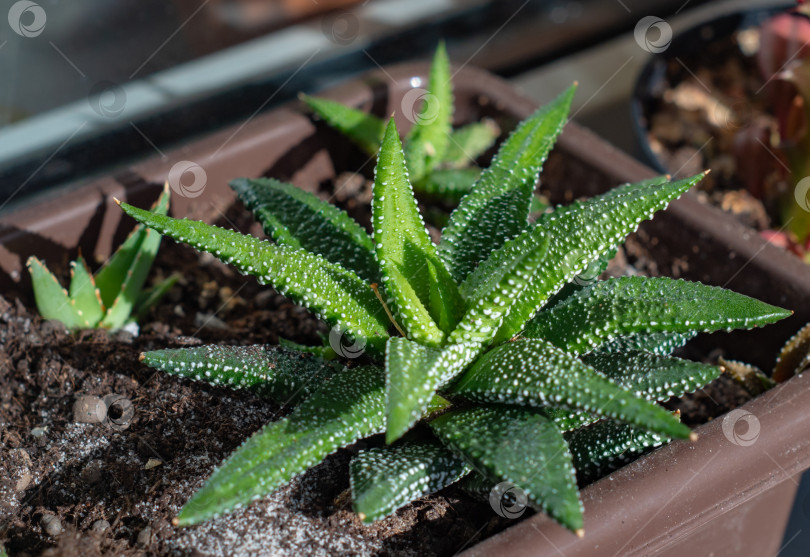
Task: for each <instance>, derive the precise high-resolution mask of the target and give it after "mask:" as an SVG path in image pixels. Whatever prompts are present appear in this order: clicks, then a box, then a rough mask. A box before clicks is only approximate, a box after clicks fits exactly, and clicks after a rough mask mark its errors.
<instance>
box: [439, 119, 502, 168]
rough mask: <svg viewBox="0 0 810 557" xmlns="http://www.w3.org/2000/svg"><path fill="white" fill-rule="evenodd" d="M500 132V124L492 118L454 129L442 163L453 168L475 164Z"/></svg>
mask: <svg viewBox="0 0 810 557" xmlns="http://www.w3.org/2000/svg"><path fill="white" fill-rule="evenodd" d="M500 133H501V131H500V130H499V129H498V125H497V124H496V123H495V122H494V121H493V120H490V119H484V120H481V121H480V122H473V123H472V124H467V125H466V126H462V127H461V128H459V129H457V130H453V132H452V133H451V134H450V141H448V143H447V150H446V151H445V153H444V157H443V160H442V163H443V164H446V165H447V166H449V167H451V168H464V167H467V166H470V165H473V164H475V159H477V158H478V157H480V156H481V155H483V154H484V152H485V151H486V150H487V149H489V148H490V147H492V146H493V145H494V144H495V140H496V139H498V135H500Z"/></svg>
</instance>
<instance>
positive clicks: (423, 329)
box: [371, 119, 446, 346]
mask: <svg viewBox="0 0 810 557" xmlns="http://www.w3.org/2000/svg"><path fill="white" fill-rule="evenodd" d="M371 215H372V217H371V218H372V224H373V226H374V242H375V244H376V250H377V260H378V261H379V264H380V269H381V271H382V281H383V284H384V285H385V291H386V293H387V294H388V296H389V298H390V299H391V301H392V302H393V303H392V304H391V305H393V306H394V315H395V316H396V318H397V322H398V323H399V324H400V325H402V326H403V327H404V329H405V331H406V332H407V333H408V335H409V337H411V338H413V339H414V340H417V341H419V342H421V343H423V344H426V345H429V346H438V345H439V344H440V343H441V342H442V340H444V333H442V331H441V330H440V329H439V327H438V325H436V323H435V321H434V318H433V317H432V316H431V314H430V312H429V310H428V308H429V307H430V288H431V276H430V268H429V267H428V265H427V264H426V261H425V260H426V259H432V260H433V261H434V263H435V268H436V270H437V271H441V270H442V269H444V266H443V265H442V263H441V261H439V259H438V257H437V256H436V247H435V246H434V245H433V242H431V240H430V235H429V234H428V232H427V230H426V229H425V224H424V221H423V220H422V215H420V214H419V208H418V207H417V205H416V199H414V197H413V189H412V188H411V184H410V183H409V182H408V177H407V171H406V170H405V159H404V157H403V154H402V145H401V144H400V142H399V135H398V134H397V129H396V125H395V124H394V121H393V119H392V120H391V121H389V123H388V127H387V128H386V130H385V136H384V137H383V145H382V147H381V148H380V156H379V158H378V162H377V167H376V168H375V170H374V190H373V196H372V202H371ZM445 272H446V271H445Z"/></svg>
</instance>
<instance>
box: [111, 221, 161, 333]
mask: <svg viewBox="0 0 810 557" xmlns="http://www.w3.org/2000/svg"><path fill="white" fill-rule="evenodd" d="M161 216H162V215H161ZM160 240H161V236H160V232H158V231H156V230H150V229H147V230H145V231H144V232H143V240H142V241H141V244H140V245H139V246H138V251H137V252H136V253H135V257H134V258H133V259H132V264H131V265H130V267H129V270H128V271H127V274H126V277H125V278H124V282H123V283H122V284H121V290H120V291H119V292H118V295H117V296H116V297H115V301H114V302H113V304H112V306H110V307H109V308H108V309H107V313H106V314H105V315H104V319H102V320H101V323H100V325H101V326H102V327H106V328H108V329H120V328H121V327H123V326H124V325H125V324H126V322H127V321H129V319H130V316H131V315H132V312H133V311H134V310H135V309H136V307H137V303H138V299H139V298H140V296H141V293H142V291H143V285H144V283H145V282H146V277H147V276H148V275H149V270H150V269H151V268H152V262H153V261H154V260H155V256H156V255H157V252H158V249H159V248H160Z"/></svg>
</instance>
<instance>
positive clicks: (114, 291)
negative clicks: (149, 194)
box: [95, 182, 170, 309]
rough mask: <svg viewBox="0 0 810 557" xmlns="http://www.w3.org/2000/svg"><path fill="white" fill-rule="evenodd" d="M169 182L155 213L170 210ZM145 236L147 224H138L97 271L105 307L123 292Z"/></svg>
mask: <svg viewBox="0 0 810 557" xmlns="http://www.w3.org/2000/svg"><path fill="white" fill-rule="evenodd" d="M169 197H170V194H169V184H168V182H167V183H165V184H164V185H163V191H162V192H161V193H160V196H159V197H158V199H157V202H156V203H155V204H154V206H153V207H152V208H151V211H152V212H153V213H156V214H159V215H165V214H167V213H168V211H169ZM144 238H146V226H142V225H141V226H136V227H135V228H134V229H133V230H132V232H130V234H129V236H128V237H127V239H126V240H124V243H123V244H121V245H120V246H119V247H118V249H116V250H115V252H114V253H113V254H112V255H111V256H110V258H109V259H108V260H107V261H106V262H105V263H104V265H102V266H101V269H99V270H98V272H97V273H96V277H95V281H96V287H98V291H99V293H100V294H101V301H102V303H103V304H104V307H105V308H108V309H109V308H111V307H112V306H113V304H114V303H115V299H116V298H117V297H118V295H119V294H120V293H121V289H122V288H123V284H124V281H125V280H126V278H127V274H128V273H129V271H130V270H131V269H132V264H133V262H134V261H135V257H136V255H137V254H138V251H139V250H140V249H141V245H142V244H143V241H144Z"/></svg>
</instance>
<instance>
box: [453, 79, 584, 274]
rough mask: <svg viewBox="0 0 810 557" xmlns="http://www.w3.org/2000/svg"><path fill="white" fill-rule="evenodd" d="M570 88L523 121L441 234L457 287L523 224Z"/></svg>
mask: <svg viewBox="0 0 810 557" xmlns="http://www.w3.org/2000/svg"><path fill="white" fill-rule="evenodd" d="M574 89H575V87H571V88H569V89H568V90H567V91H565V92H564V93H563V94H562V95H560V96H559V97H558V98H557V99H556V100H554V101H553V102H551V103H550V104H549V105H547V106H545V107H543V108H541V109H540V110H538V111H537V112H535V113H534V114H533V115H532V116H531V117H530V118H529V119H527V120H525V121H523V122H522V123H521V124H520V125H519V126H518V128H517V129H516V130H515V131H514V132H512V134H511V135H510V136H509V138H508V139H507V140H506V141H505V142H504V143H503V145H501V147H500V149H499V150H498V154H497V155H496V156H495V158H494V160H493V161H492V165H491V166H490V167H489V168H487V169H486V170H484V171H483V172H482V173H481V178H479V180H478V181H477V182H476V183H475V185H474V186H473V188H472V190H471V191H470V193H469V194H468V195H467V196H465V197H464V199H462V200H461V203H459V206H458V207H457V208H456V210H455V211H453V214H452V216H451V217H450V224H448V225H447V227H445V229H444V230H443V231H442V240H441V243H440V244H439V256H440V257H441V258H442V260H444V262H445V264H446V265H447V268H448V270H449V271H450V274H451V275H452V277H453V278H454V279H455V280H456V282H458V283H461V282H463V281H464V279H465V278H466V277H467V275H468V274H470V272H472V270H473V269H474V268H475V266H476V265H477V264H478V262H479V261H482V260H483V259H485V258H486V257H487V256H488V255H489V254H490V253H491V252H492V251H493V250H496V249H498V248H499V247H501V246H502V245H503V243H504V242H506V241H507V240H509V239H510V238H514V237H515V236H517V235H518V234H520V233H521V232H522V231H523V230H524V229H525V228H526V226H527V224H528V218H529V205H530V203H531V198H532V192H533V191H534V187H535V184H536V183H537V178H538V175H539V173H540V169H541V167H542V166H543V163H544V162H545V160H546V157H547V156H548V153H549V151H551V148H552V147H553V145H554V142H555V141H556V139H557V136H558V135H559V133H560V131H562V127H563V125H564V124H565V122H566V120H567V117H568V110H569V108H570V106H571V99H572V98H573V95H574Z"/></svg>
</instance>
